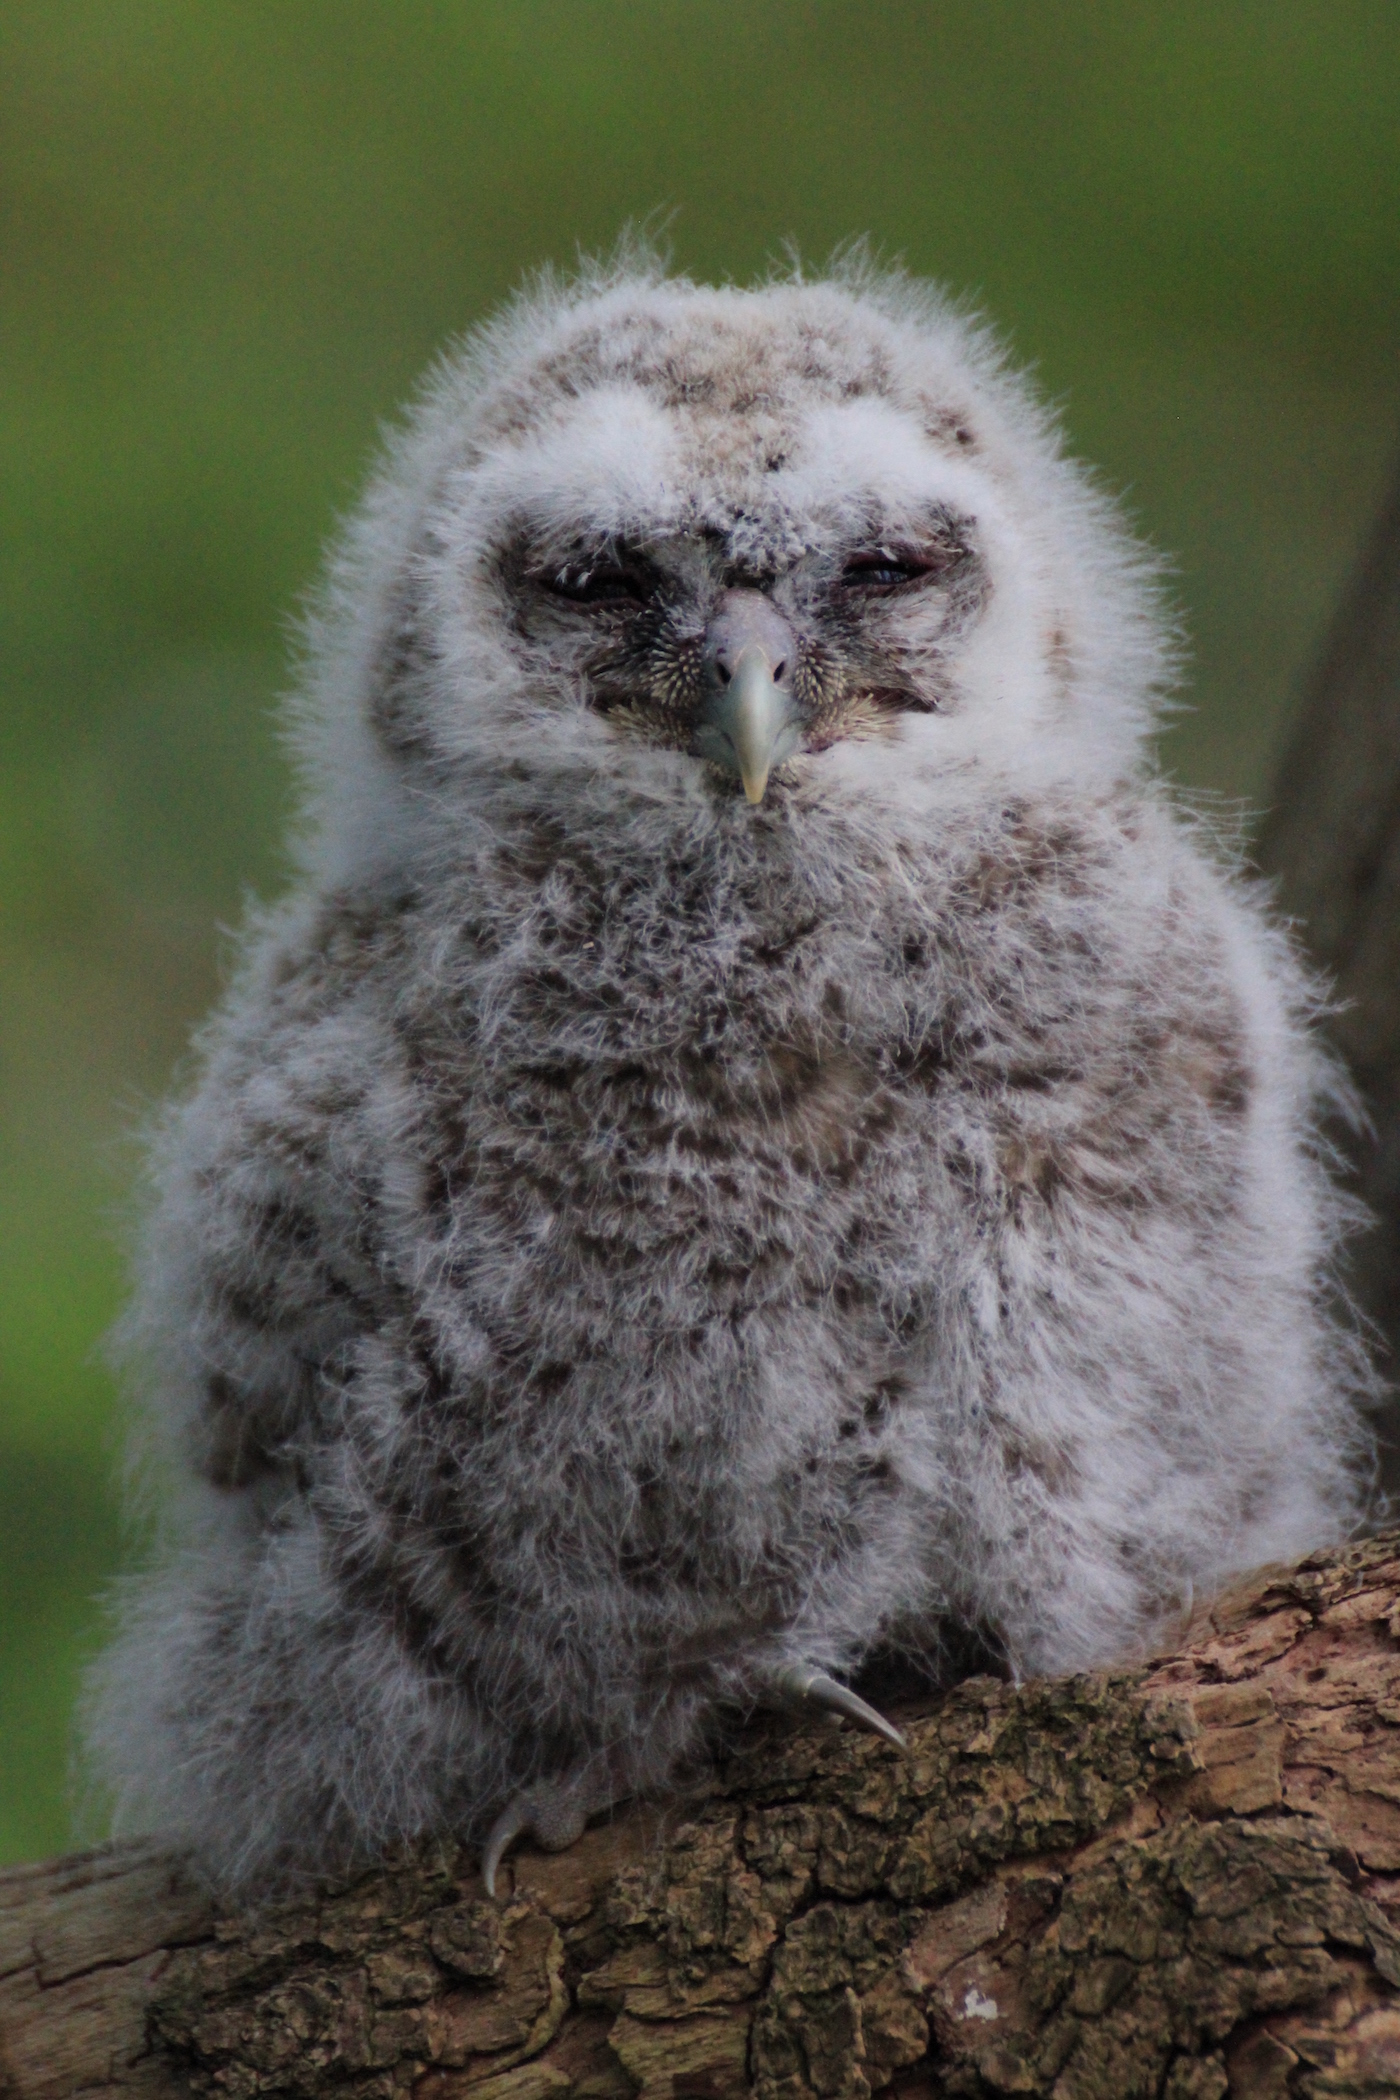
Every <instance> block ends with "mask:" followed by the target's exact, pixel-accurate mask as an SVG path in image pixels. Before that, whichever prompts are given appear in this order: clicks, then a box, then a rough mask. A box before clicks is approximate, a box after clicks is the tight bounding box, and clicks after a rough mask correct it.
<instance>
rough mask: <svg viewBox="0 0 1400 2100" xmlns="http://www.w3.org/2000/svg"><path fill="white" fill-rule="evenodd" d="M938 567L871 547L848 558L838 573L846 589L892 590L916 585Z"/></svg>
mask: <svg viewBox="0 0 1400 2100" xmlns="http://www.w3.org/2000/svg"><path fill="white" fill-rule="evenodd" d="M937 566H938V565H937V563H935V562H932V561H928V560H925V559H923V558H921V557H920V556H919V555H916V554H903V553H898V554H897V553H892V552H891V551H890V549H889V548H888V547H872V548H868V549H867V550H866V551H865V552H863V553H861V554H853V555H852V556H851V558H850V560H849V561H848V562H847V563H846V565H845V567H844V568H843V569H842V571H841V581H842V583H843V584H844V585H845V587H846V589H847V590H857V591H892V590H896V589H897V588H898V587H899V585H900V584H902V583H918V582H919V581H920V579H921V578H922V577H925V576H928V575H930V574H931V573H932V571H933V570H934V569H935V568H936V567H937Z"/></svg>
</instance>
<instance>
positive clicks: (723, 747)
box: [695, 590, 802, 803]
mask: <svg viewBox="0 0 1400 2100" xmlns="http://www.w3.org/2000/svg"><path fill="white" fill-rule="evenodd" d="M796 655H797V637H796V636H795V635H794V633H793V631H792V629H791V628H790V627H789V625H788V623H787V621H786V620H785V619H784V618H783V616H782V614H781V613H780V612H779V611H778V609H777V607H776V606H775V605H774V604H773V601H772V600H771V599H770V598H767V597H765V596H764V594H763V593H762V591H746V590H736V591H727V592H726V593H725V595H724V597H723V598H722V599H721V601H720V604H719V606H718V607H717V609H716V611H715V613H714V616H713V618H712V619H711V620H710V622H709V625H708V627H707V628H706V630H705V656H704V679H705V688H706V697H705V702H704V707H703V710H702V712H701V716H700V726H699V729H698V731H697V733H696V739H695V748H696V750H697V751H698V752H699V754H700V756H701V757H702V758H708V759H709V760H710V761H711V763H712V764H714V765H718V766H723V767H725V768H726V769H727V770H728V771H730V772H733V773H737V774H738V775H739V778H740V779H741V780H742V781H743V783H744V793H745V795H746V796H747V797H748V799H749V801H750V802H753V803H758V802H761V801H762V800H763V796H764V791H765V789H766V788H767V786H768V776H769V774H770V773H771V772H772V770H773V768H774V766H780V765H781V764H782V763H783V760H784V759H785V758H791V756H792V754H793V752H794V751H795V750H796V749H797V746H798V743H799V742H800V740H801V735H802V725H801V721H800V719H799V715H798V709H797V705H796V702H795V699H794V697H793V693H792V688H791V683H790V667H791V665H792V664H793V662H794V661H795V659H796Z"/></svg>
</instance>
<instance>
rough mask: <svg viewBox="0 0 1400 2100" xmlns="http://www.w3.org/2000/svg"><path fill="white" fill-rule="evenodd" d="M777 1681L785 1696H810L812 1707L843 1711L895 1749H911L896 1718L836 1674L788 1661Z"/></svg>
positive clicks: (831, 1711) (807, 1697)
mask: <svg viewBox="0 0 1400 2100" xmlns="http://www.w3.org/2000/svg"><path fill="white" fill-rule="evenodd" d="M774 1683H775V1685H776V1687H777V1689H778V1691H779V1692H780V1693H781V1694H782V1695H783V1697H784V1698H785V1699H789V1700H794V1701H796V1700H803V1699H809V1700H810V1701H811V1703H812V1704H813V1706H820V1707H822V1708H823V1709H824V1710H825V1711H826V1712H827V1713H833V1714H843V1715H844V1716H845V1717H846V1719H847V1720H848V1721H854V1722H855V1723H856V1724H857V1726H858V1727H861V1728H867V1729H869V1731H870V1733H871V1734H872V1735H878V1736H882V1737H883V1738H884V1740H885V1741H886V1742H887V1743H893V1745H894V1747H895V1749H896V1750H904V1751H907V1750H908V1748H909V1745H908V1743H907V1742H906V1740H905V1738H904V1737H903V1736H902V1735H901V1734H900V1732H899V1730H898V1729H897V1728H896V1727H895V1725H894V1723H893V1721H887V1720H886V1719H885V1717H884V1715H883V1714H882V1713H880V1712H879V1711H878V1709H877V1708H875V1707H873V1706H871V1705H870V1703H869V1701H868V1700H865V1699H862V1698H861V1696H860V1693H859V1692H853V1691H852V1690H851V1688H850V1686H849V1685H848V1684H838V1683H837V1681H836V1679H835V1678H834V1677H828V1676H827V1674H826V1672H825V1670H813V1669H810V1668H808V1666H807V1665H806V1664H805V1663H788V1664H787V1665H786V1667H785V1668H783V1669H781V1670H779V1671H778V1673H777V1675H776V1677H775V1679H774Z"/></svg>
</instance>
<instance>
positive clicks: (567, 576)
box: [546, 562, 651, 606]
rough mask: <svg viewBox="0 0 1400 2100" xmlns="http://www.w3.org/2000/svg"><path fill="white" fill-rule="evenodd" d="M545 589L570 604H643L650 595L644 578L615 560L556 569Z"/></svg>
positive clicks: (582, 563)
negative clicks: (565, 599)
mask: <svg viewBox="0 0 1400 2100" xmlns="http://www.w3.org/2000/svg"><path fill="white" fill-rule="evenodd" d="M546 588H547V589H548V590H550V591H552V592H553V594H554V596H555V597H556V598H567V599H568V600H569V602H570V604H571V605H638V606H640V605H644V604H645V603H646V601H647V599H648V598H649V597H650V596H651V588H650V585H649V583H648V580H647V579H646V578H645V577H644V576H642V575H641V574H640V573H639V572H638V571H637V570H636V569H629V568H624V567H623V566H622V565H621V564H620V563H618V562H587V563H584V562H580V563H575V564H572V565H570V566H569V567H568V568H564V569H559V570H557V571H556V573H555V574H554V575H553V576H551V577H549V578H548V579H547V583H546Z"/></svg>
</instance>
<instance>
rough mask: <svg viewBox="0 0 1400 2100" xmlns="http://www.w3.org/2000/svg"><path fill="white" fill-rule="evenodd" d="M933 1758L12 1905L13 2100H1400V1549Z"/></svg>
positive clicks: (1064, 1694)
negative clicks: (521, 1831)
mask: <svg viewBox="0 0 1400 2100" xmlns="http://www.w3.org/2000/svg"><path fill="white" fill-rule="evenodd" d="M902 1718H903V1719H904V1721H905V1723H906V1726H907V1730H908V1734H909V1738H910V1743H911V1755H910V1756H909V1757H907V1758H903V1757H901V1756H900V1755H899V1753H898V1752H896V1751H894V1750H891V1749H890V1748H889V1747H887V1746H886V1745H885V1744H883V1743H880V1742H878V1741H876V1740H874V1739H872V1738H870V1737H867V1736H858V1735H853V1734H851V1733H849V1732H846V1731H843V1730H840V1729H838V1728H836V1727H835V1726H833V1725H831V1724H830V1723H818V1724H816V1725H812V1726H801V1727H799V1726H794V1725H792V1724H787V1723H779V1722H774V1723H771V1724H765V1725H762V1726H759V1727H756V1728H754V1729H753V1730H751V1731H750V1733H749V1735H748V1736H747V1738H746V1739H745V1741H744V1742H743V1744H742V1745H741V1746H740V1748H739V1750H738V1751H737V1752H736V1754H735V1755H734V1756H733V1757H732V1758H731V1759H730V1761H729V1762H728V1763H727V1764H726V1765H724V1766H723V1767H721V1768H720V1769H719V1770H718V1771H717V1772H716V1773H715V1774H714V1775H713V1777H712V1779H711V1780H710V1781H708V1782H707V1783H706V1785H705V1787H704V1789H703V1791H700V1792H698V1793H696V1794H695V1795H694V1796H692V1797H691V1798H690V1799H688V1800H687V1801H686V1802H685V1803H684V1804H683V1805H682V1806H681V1807H673V1808H671V1809H669V1810H667V1811H665V1812H661V1811H657V1810H645V1809H634V1810H632V1811H630V1812H628V1813H625V1814H622V1815H620V1816H618V1817H617V1819H616V1820H615V1821H613V1822H612V1823H611V1824H609V1825H607V1826H604V1827H600V1828H597V1829H595V1830H593V1831H591V1832H590V1833H589V1834H588V1835H587V1836H586V1838H585V1839H584V1840H583V1842H582V1843H581V1844H580V1845H578V1846H577V1847H576V1848H575V1849H574V1850H573V1851H571V1852H568V1853H564V1854H560V1855H556V1856H553V1857H549V1856H544V1855H539V1854H534V1853H530V1852H522V1853H520V1854H519V1855H518V1856H516V1858H515V1859H514V1861H513V1862H512V1863H510V1864H508V1866H507V1868H506V1869H505V1870H504V1871H503V1882H504V1887H505V1893H504V1895H503V1896H502V1898H501V1899H500V1900H498V1901H496V1902H489V1901H487V1899H486V1897H485V1894H484V1892H483V1890H482V1888H481V1885H480V1882H479V1880H478V1879H477V1876H476V1873H475V1869H474V1866H473V1863H472V1862H471V1861H470V1860H467V1859H464V1858H461V1857H458V1856H456V1855H455V1854H454V1853H453V1852H452V1851H451V1850H444V1849H442V1848H425V1849H424V1850H422V1851H420V1852H418V1853H416V1854H414V1855H412V1856H410V1857H406V1858H403V1859H400V1860H397V1861H395V1862H394V1863H392V1864H391V1865H390V1866H389V1867H388V1868H387V1869H385V1870H383V1871H380V1872H376V1873H373V1874H369V1875H366V1876H365V1877H364V1878H362V1879H360V1880H358V1881H356V1882H355V1883H353V1884H352V1885H351V1886H349V1887H347V1888H343V1889H340V1890H338V1891H335V1892H333V1893H331V1894H329V1895H327V1896H325V1897H323V1898H321V1899H320V1900H318V1901H315V1902H308V1903H305V1904H303V1905H300V1906H297V1907H292V1908H286V1909H282V1910H278V1911H276V1912H269V1913H267V1914H265V1915H263V1916H262V1917H260V1918H254V1919H247V1918H239V1917H236V1916H231V1915H224V1914H221V1913H219V1912H218V1911H216V1910H215V1909H214V1908H213V1907H212V1906H211V1905H210V1904H209V1903H208V1902H207V1901H206V1900H205V1899H204V1898H203V1897H202V1896H201V1895H200V1894H199V1892H198V1891H197V1890H196V1889H194V1888H193V1887H192V1886H191V1885H190V1884H189V1883H188V1881H187V1880H186V1879H185V1878H184V1877H183V1875H182V1872H181V1869H180V1865H179V1862H178V1861H177V1860H174V1859H172V1858H170V1857H168V1856H164V1855H162V1854H161V1852H160V1851H159V1849H158V1848H156V1847H153V1846H125V1847H112V1848H107V1849H104V1850H101V1851H98V1852H93V1853H88V1854H85V1855H82V1856H80V1857H78V1858H74V1859H68V1860H61V1861H58V1862H57V1863H55V1864H52V1865H48V1866H40V1867H25V1868H20V1869H18V1870H17V1871H13V1872H11V1873H10V1874H8V1875H7V1876H4V1877H0V2092H3V2094H4V2095H5V2100H58V2096H60V2095H65V2096H66V2095H68V2094H71V2093H74V2092H83V2093H86V2094H90V2095H94V2096H96V2095H105V2096H107V2100H136V2096H138V2095H139V2096H142V2100H170V2096H172V2095H174V2094H177V2093H178V2094H211V2095H212V2094H223V2095H228V2096H231V2100H255V2096H257V2100H263V2096H271V2095H282V2096H287V2100H292V2096H297V2100H316V2096H322V2095H326V2096H329V2095H336V2096H346V2100H348V2096H351V2095H354V2096H356V2100H370V2096H374V2100H389V2096H391V2095H411V2096H412V2100H467V2096H470V2100H630V2096H632V2095H634V2094H636V2093H638V2092H640V2094H641V2095H642V2096H643V2100H726V2096H729V2095H735V2096H737V2095H741V2094H750V2093H752V2094H754V2095H757V2096H759V2100H815V2096H818V2095H820V2096H823V2100H865V2096H867V2095H868V2094H870V2093H871V2092H872V2091H876V2092H879V2091H884V2092H888V2093H889V2094H891V2095H902V2096H905V2100H914V2096H916V2095H917V2096H929V2100H932V2096H934V2095H954V2094H956V2095H965V2096H980V2100H990V2096H992V2095H1002V2094H1043V2095H1054V2096H1055V2100H1091V2096H1092V2100H1133V2096H1136V2095H1144V2096H1145V2095H1152V2096H1163V2100H1217V2096H1220V2095H1224V2094H1226V2093H1230V2094H1234V2095H1236V2096H1240V2100H1266V2096H1269V2100H1272V2096H1279V2095H1285V2094H1286V2095H1290V2096H1303V2095H1306V2096H1310V2100H1322V2096H1324V2095H1326V2096H1329V2100H1337V2096H1342V2095H1346V2096H1352V2100H1361V2096H1363V2095H1364V2096H1377V2100H1378V2096H1380V2095H1382V2094H1389V2095H1393V2094H1395V2093H1397V2092H1400V1531H1394V1532H1390V1533H1388V1534H1386V1535H1384V1536H1382V1537H1378V1538H1375V1539H1372V1540H1370V1541H1367V1542H1366V1543H1364V1544H1361V1545H1358V1546H1354V1547H1352V1548H1350V1549H1348V1550H1346V1551H1344V1552H1340V1553H1338V1554H1335V1555H1332V1556H1325V1555H1319V1556H1315V1557H1314V1558H1313V1559H1311V1560H1308V1561H1305V1562H1303V1563H1302V1565H1301V1566H1300V1567H1299V1568H1297V1569H1294V1570H1287V1569H1282V1570H1280V1569H1275V1570H1271V1571H1270V1570H1266V1571H1264V1572H1263V1573H1262V1574H1261V1575H1260V1576H1258V1577H1256V1578H1255V1579H1254V1580H1253V1581H1252V1582H1251V1583H1250V1584H1247V1585H1245V1586H1243V1587H1242V1588H1241V1589H1240V1590H1238V1591H1236V1592H1235V1593H1234V1594H1233V1595H1231V1596H1229V1597H1227V1598H1225V1599H1222V1600H1220V1601H1219V1602H1217V1604H1216V1605H1215V1606H1214V1607H1213V1608H1212V1609H1211V1610H1210V1611H1209V1613H1208V1614H1206V1615H1204V1616H1203V1617H1202V1618H1201V1619H1200V1620H1198V1621H1197V1623H1196V1624H1195V1625H1194V1626H1193V1627H1192V1628H1191V1629H1190V1630H1189V1632H1188V1634H1187V1637H1186V1638H1185V1639H1184V1641H1183V1644H1182V1646H1181V1647H1180V1649H1179V1650H1178V1651H1177V1652H1175V1653H1173V1654H1171V1655H1168V1656H1165V1657H1162V1658H1160V1659H1158V1660H1157V1661H1156V1662H1154V1663H1152V1664H1151V1665H1148V1666H1144V1667H1142V1668H1139V1669H1136V1670H1129V1671H1117V1672H1113V1673H1108V1674H1100V1675H1095V1676H1087V1677H1079V1678H1074V1679H1070V1680H1068V1681H1065V1682H1062V1683H1053V1684H1029V1685H1025V1686H1021V1687H1014V1686H1010V1685H1006V1684H1002V1683H999V1682H996V1681H994V1680H992V1679H989V1678H985V1677H983V1678H975V1679H972V1680H970V1681H969V1682H967V1683H964V1684H962V1685H960V1686H958V1687H957V1688H956V1689H955V1690H953V1691H950V1692H948V1693H945V1694H942V1695H939V1696H937V1697H935V1696H932V1695H929V1696H927V1697H925V1698H924V1699H923V1700H922V1701H921V1702H920V1703H919V1704H918V1705H916V1706H914V1707H913V1708H910V1709H908V1710H906V1711H905V1712H904V1714H903V1715H902Z"/></svg>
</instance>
